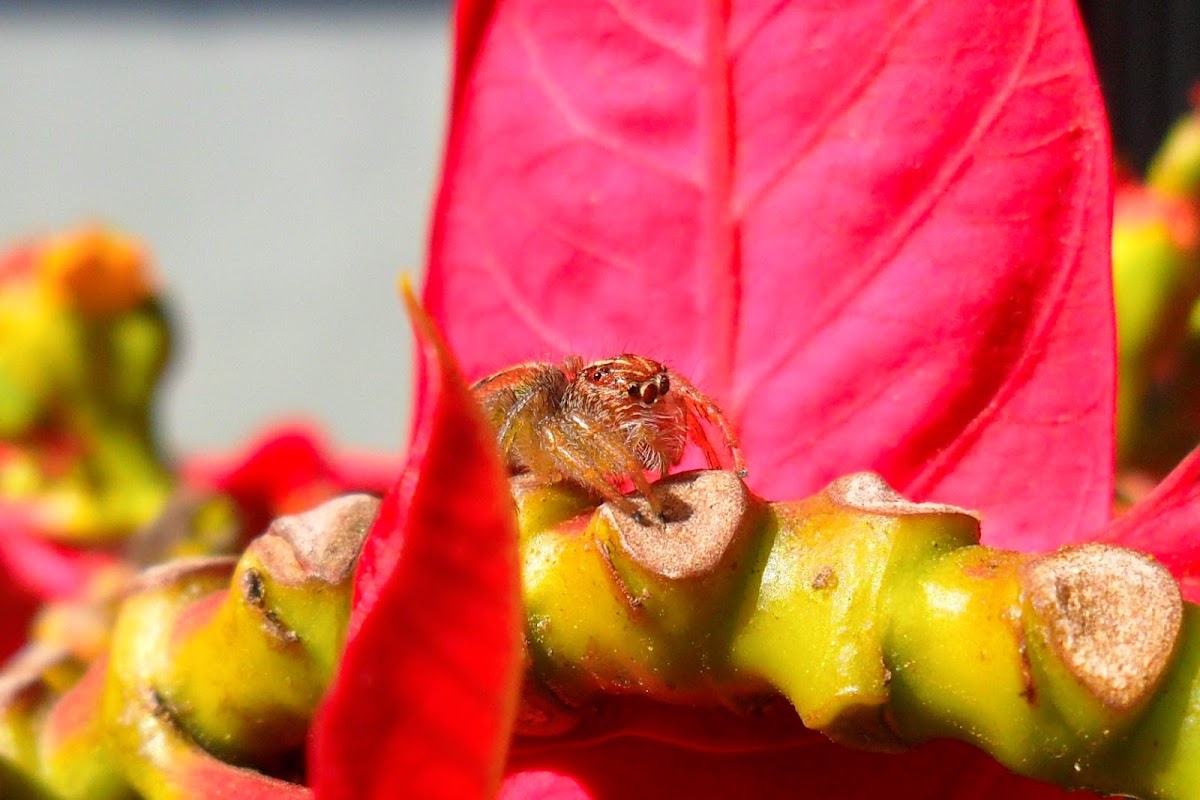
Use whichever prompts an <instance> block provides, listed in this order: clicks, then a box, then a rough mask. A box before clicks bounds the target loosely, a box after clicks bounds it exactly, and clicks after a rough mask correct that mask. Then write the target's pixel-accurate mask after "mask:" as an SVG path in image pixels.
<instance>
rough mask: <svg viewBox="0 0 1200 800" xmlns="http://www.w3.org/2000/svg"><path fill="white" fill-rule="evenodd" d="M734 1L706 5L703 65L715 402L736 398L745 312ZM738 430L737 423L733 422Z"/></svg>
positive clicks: (704, 255) (704, 257)
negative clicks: (732, 50) (736, 201)
mask: <svg viewBox="0 0 1200 800" xmlns="http://www.w3.org/2000/svg"><path fill="white" fill-rule="evenodd" d="M729 6H730V0H706V3H705V10H704V14H705V17H704V24H705V31H704V52H703V54H702V59H701V70H702V76H701V80H702V89H701V98H700V102H701V103H703V104H704V108H703V109H702V113H701V120H702V123H701V124H703V125H704V126H705V128H706V134H707V135H706V136H705V138H704V147H705V152H704V153H703V154H702V156H703V158H704V163H703V169H704V175H703V179H702V191H703V192H704V203H703V212H702V213H703V215H704V216H703V219H702V226H701V230H702V236H703V242H702V244H701V247H700V250H699V258H700V275H699V276H698V277H700V279H701V281H702V285H704V286H707V288H708V291H709V296H708V298H707V299H708V308H707V309H705V312H706V313H707V316H708V320H709V325H708V326H707V328H706V330H707V335H708V342H707V346H706V347H705V352H706V353H707V355H708V370H707V372H706V375H705V388H706V389H707V390H708V391H710V392H711V393H712V394H714V395H715V396H716V397H717V398H720V399H725V400H727V399H728V398H729V397H731V396H732V391H733V372H734V353H735V352H736V340H737V332H738V324H739V315H740V311H741V248H740V247H739V243H738V226H737V223H736V220H735V217H734V209H733V153H734V149H733V112H734V109H733V94H732V83H733V82H732V80H731V76H730V59H729V15H730V7H729ZM735 424H736V421H735Z"/></svg>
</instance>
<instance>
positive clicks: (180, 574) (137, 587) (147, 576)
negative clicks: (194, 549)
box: [130, 556, 237, 593]
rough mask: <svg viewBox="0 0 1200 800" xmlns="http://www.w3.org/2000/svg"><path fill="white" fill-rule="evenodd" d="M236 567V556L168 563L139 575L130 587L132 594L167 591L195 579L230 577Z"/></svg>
mask: <svg viewBox="0 0 1200 800" xmlns="http://www.w3.org/2000/svg"><path fill="white" fill-rule="evenodd" d="M236 565H237V557H236V556H202V557H196V558H180V559H177V560H175V561H168V562H167V563H166V564H160V565H158V566H157V567H151V568H150V569H148V570H146V571H145V572H143V573H141V574H140V575H138V576H137V578H135V579H134V581H133V585H132V586H131V587H130V592H131V593H132V592H148V591H154V590H156V589H165V588H167V587H169V586H172V585H175V584H177V583H179V582H180V581H182V580H186V579H188V578H193V577H206V576H216V577H220V576H222V575H229V574H230V573H232V572H233V568H234V567H235V566H236Z"/></svg>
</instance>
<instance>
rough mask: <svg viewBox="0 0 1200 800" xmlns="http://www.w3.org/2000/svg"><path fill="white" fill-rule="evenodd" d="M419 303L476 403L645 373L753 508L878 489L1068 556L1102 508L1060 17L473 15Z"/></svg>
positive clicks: (1087, 164) (1083, 186) (1011, 5)
mask: <svg viewBox="0 0 1200 800" xmlns="http://www.w3.org/2000/svg"><path fill="white" fill-rule="evenodd" d="M459 47H460V51H459V55H458V61H457V70H458V72H457V79H456V86H455V91H454V113H453V118H452V120H451V130H450V138H449V142H448V148H447V154H446V163H445V168H444V177H443V183H442V187H441V193H440V196H439V200H438V206H437V213H436V219H435V221H434V228H433V236H432V243H431V244H432V247H431V263H430V269H429V274H428V282H427V285H426V289H425V294H426V298H427V303H428V306H429V308H430V311H431V313H432V315H433V316H434V317H435V318H436V319H437V320H438V321H439V322H441V324H442V325H443V326H444V328H445V330H446V333H447V337H448V340H449V342H450V344H451V345H452V346H453V348H454V350H455V352H456V353H457V354H458V355H459V357H460V358H461V359H462V361H463V364H464V368H465V371H466V373H467V374H468V375H470V376H472V377H477V376H480V375H482V374H485V373H487V372H490V371H492V370H495V369H497V368H499V367H502V366H504V365H507V364H511V363H514V362H518V361H522V360H525V359H531V358H536V359H556V358H560V357H561V356H563V355H565V354H567V353H572V352H580V353H582V354H584V355H587V356H602V355H609V354H612V353H614V352H621V351H635V352H641V353H644V354H646V355H650V356H654V357H657V358H660V359H662V360H664V361H667V362H668V363H670V364H672V365H673V366H675V367H676V368H678V369H679V370H681V371H682V372H684V373H685V374H688V375H689V376H691V377H692V378H693V379H694V380H695V381H697V382H698V383H699V384H700V385H701V386H702V387H705V388H706V389H707V390H708V391H710V392H711V393H712V394H713V395H714V396H715V397H716V398H718V400H719V401H720V402H721V403H722V404H723V405H724V407H725V409H726V411H727V412H729V413H730V414H731V415H732V417H733V418H734V420H735V421H736V424H737V426H738V428H739V429H740V431H741V436H742V440H743V444H744V446H745V450H746V455H747V462H748V464H749V467H750V483H751V486H752V487H753V488H754V489H756V490H757V491H758V492H759V493H761V494H764V495H766V496H768V497H773V498H794V497H800V496H803V495H805V494H808V493H811V492H813V491H815V490H817V489H818V488H819V487H820V486H822V485H823V484H824V483H825V482H827V481H828V480H830V479H831V478H833V477H835V476H837V475H840V474H843V473H846V472H849V471H852V470H859V469H874V470H877V471H879V472H881V473H883V475H884V476H885V477H886V478H887V479H888V480H889V481H891V482H892V483H893V484H894V485H896V486H897V487H898V488H900V489H902V490H904V491H906V492H907V493H909V494H910V495H912V496H913V497H914V498H915V499H926V498H931V499H936V500H943V501H946V502H953V503H957V504H960V505H966V506H970V507H973V508H977V509H979V510H981V511H982V512H983V513H984V515H985V518H986V525H985V536H986V537H987V539H988V541H989V542H990V543H992V544H996V545H1004V546H1011V547H1022V548H1042V547H1050V546H1054V545H1057V544H1062V543H1066V542H1070V541H1075V540H1079V539H1081V538H1083V537H1084V536H1086V535H1088V534H1090V533H1092V532H1094V531H1095V530H1096V529H1098V528H1099V527H1100V526H1101V525H1102V524H1103V523H1104V522H1105V521H1106V519H1107V515H1108V509H1109V504H1110V500H1111V480H1112V468H1111V458H1112V456H1111V451H1112V411H1113V380H1114V379H1113V375H1114V365H1113V361H1114V359H1113V320H1112V301H1111V290H1110V286H1109V274H1108V269H1109V256H1108V250H1109V227H1108V226H1109V210H1108V209H1109V200H1110V197H1109V192H1110V187H1109V183H1110V167H1109V163H1108V144H1107V133H1106V126H1105V121H1104V117H1103V112H1102V106H1101V101H1100V97H1099V93H1098V91H1097V87H1096V83H1095V80H1094V77H1093V74H1092V68H1091V65H1090V61H1089V57H1088V52H1087V47H1086V44H1085V42H1084V37H1083V34H1082V31H1081V29H1080V26H1079V24H1078V20H1077V16H1076V11H1075V8H1074V4H1073V3H1071V2H1070V1H1069V0H1042V1H1040V2H1039V1H1038V0H1027V1H1026V2H992V3H985V4H979V3H967V4H961V3H926V2H919V1H918V0H910V1H909V2H896V1H895V0H860V1H859V2H856V3H853V4H851V5H850V6H847V5H846V4H819V5H817V6H814V5H813V4H811V3H791V4H789V3H780V2H776V1H775V0H760V1H758V2H751V1H750V0H745V1H744V2H743V1H742V0H737V1H736V2H721V1H718V0H712V1H711V2H707V3H692V2H670V3H664V2H649V0H646V1H645V2H637V1H636V0H631V1H630V2H621V3H615V2H610V1H609V0H586V2H578V3H561V2H555V0H507V1H506V2H499V1H497V2H493V3H485V2H477V3H470V4H464V6H463V9H462V12H461V14H460V18H459Z"/></svg>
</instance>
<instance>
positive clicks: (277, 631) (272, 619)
mask: <svg viewBox="0 0 1200 800" xmlns="http://www.w3.org/2000/svg"><path fill="white" fill-rule="evenodd" d="M240 584H241V585H240V587H239V588H240V589H241V590H242V597H244V598H245V599H246V605H248V606H250V607H251V608H252V609H254V610H255V611H256V612H258V614H259V615H260V616H261V617H262V623H263V628H264V629H265V630H266V632H267V633H268V634H270V635H271V636H273V637H274V638H276V639H279V640H280V641H283V642H289V643H295V642H298V641H300V634H298V633H296V632H295V631H294V630H292V629H291V628H289V627H288V626H287V625H285V624H284V623H283V620H281V619H280V618H279V615H278V614H276V613H275V609H273V608H271V607H270V606H269V605H267V591H266V587H265V586H264V585H263V577H262V573H261V572H259V571H258V570H256V569H253V568H250V569H246V570H243V571H242V577H241V581H240Z"/></svg>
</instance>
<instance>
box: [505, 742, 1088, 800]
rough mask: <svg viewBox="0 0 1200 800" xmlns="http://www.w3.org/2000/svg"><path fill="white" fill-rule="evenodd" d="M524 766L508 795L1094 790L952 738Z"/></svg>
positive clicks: (644, 752) (915, 797)
mask: <svg viewBox="0 0 1200 800" xmlns="http://www.w3.org/2000/svg"><path fill="white" fill-rule="evenodd" d="M515 766H516V770H515V771H514V772H513V774H511V775H510V776H509V777H508V778H507V779H506V780H505V783H504V787H503V788H502V789H501V792H500V800H560V798H561V800H618V799H619V798H625V797H653V798H657V800H672V799H673V798H678V800H700V799H701V798H724V797H753V798H757V799H758V800H785V799H786V800H809V799H811V800H823V798H829V797H836V798H839V800H879V798H887V800H927V798H938V799H939V800H1007V798H1012V797H1021V798H1027V799H1028V800H1067V798H1070V800H1089V798H1095V795H1092V794H1088V793H1070V794H1069V793H1067V792H1065V791H1063V790H1062V789H1059V788H1057V787H1053V786H1050V785H1048V784H1044V783H1039V782H1037V781H1033V780H1030V779H1028V778H1022V777H1019V776H1016V775H1014V774H1012V773H1011V772H1009V771H1008V770H1006V769H1004V768H1003V767H1001V766H1000V765H998V764H997V763H996V762H995V761H993V760H991V759H990V758H988V757H987V756H986V755H984V754H983V753H982V752H980V751H978V750H975V749H973V748H971V747H968V746H967V745H964V744H961V743H958V742H950V741H940V742H934V743H931V744H928V745H924V746H922V747H919V748H917V749H916V750H912V751H909V752H906V753H903V754H900V755H880V754H876V753H865V752H862V751H857V750H850V749H849V748H845V747H840V746H838V745H835V744H832V743H830V742H828V741H826V740H824V739H820V738H818V737H813V739H812V741H811V742H810V743H809V744H808V745H807V746H803V747H799V748H795V747H793V748H788V749H778V750H772V751H765V752H754V753H698V752H696V751H692V750H684V749H680V748H677V747H673V746H671V745H667V744H662V743H658V742H651V741H647V740H642V739H635V738H623V739H616V740H612V741H609V742H605V743H603V744H598V745H593V746H591V747H588V748H571V749H568V748H559V749H557V750H548V751H546V752H545V753H544V754H542V755H541V756H540V757H534V758H525V759H522V761H520V762H518V763H517V764H516V765H515ZM585 787H586V788H585Z"/></svg>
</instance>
